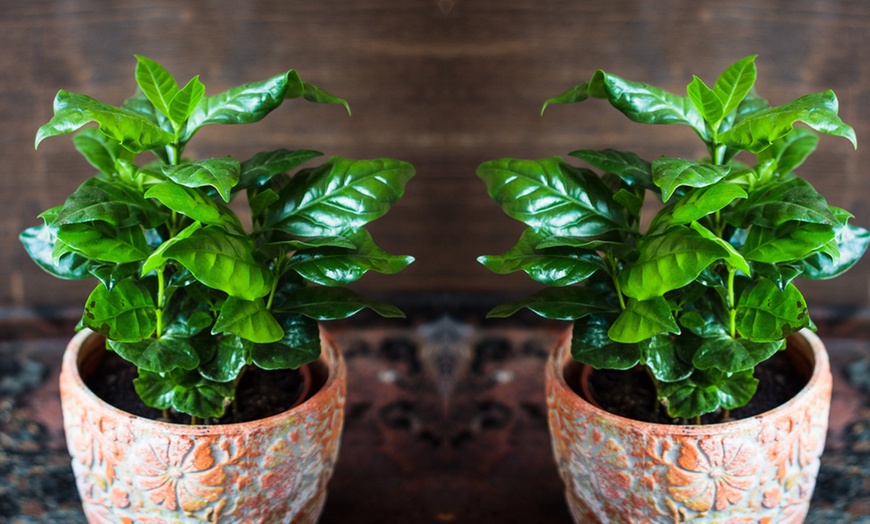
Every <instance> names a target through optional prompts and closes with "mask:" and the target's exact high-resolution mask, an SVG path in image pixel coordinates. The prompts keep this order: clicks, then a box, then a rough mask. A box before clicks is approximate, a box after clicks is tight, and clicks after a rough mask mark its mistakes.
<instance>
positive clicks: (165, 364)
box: [108, 336, 199, 373]
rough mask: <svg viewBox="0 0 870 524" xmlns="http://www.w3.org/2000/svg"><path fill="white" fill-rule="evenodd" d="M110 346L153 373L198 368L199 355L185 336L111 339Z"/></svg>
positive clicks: (123, 356) (129, 360) (138, 366)
mask: <svg viewBox="0 0 870 524" xmlns="http://www.w3.org/2000/svg"><path fill="white" fill-rule="evenodd" d="M108 345H109V348H111V349H112V351H114V352H115V353H117V354H118V355H120V356H121V357H122V358H123V359H124V360H127V361H128V362H132V363H133V364H134V365H135V366H136V367H137V368H139V369H144V370H145V371H151V372H153V373H168V372H170V371H172V370H174V369H196V368H197V366H199V356H198V355H197V353H196V350H194V349H193V346H191V345H190V343H189V342H188V341H187V339H186V338H184V337H176V336H162V337H160V338H156V339H153V338H148V339H145V340H140V341H138V342H118V341H116V340H109V342H108Z"/></svg>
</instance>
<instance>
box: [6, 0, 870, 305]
mask: <svg viewBox="0 0 870 524" xmlns="http://www.w3.org/2000/svg"><path fill="white" fill-rule="evenodd" d="M868 44H870V2H867V1H866V0H839V1H838V0H739V1H722V0H712V1H710V0H608V1H607V2H593V1H580V0H576V1H569V0H537V1H533V0H501V1H497V0H379V1H367V0H356V1H352V2H351V1H341V0H317V1H313V0H307V1H296V0H259V1H246V0H212V1H198V2H193V1H190V2H184V1H179V0H150V1H148V2H141V1H134V0H126V1H98V0H81V1H73V0H55V1H51V0H32V1H28V2H19V1H15V0H2V2H0V49H2V51H0V70H2V76H0V92H2V96H0V169H2V174H0V184H2V186H0V187H2V190H0V199H2V202H0V209H2V211H3V213H4V217H5V220H3V221H2V222H0V313H2V315H3V316H4V317H5V318H15V317H26V316H28V315H30V316H33V315H49V314H53V313H52V312H55V313H56V312H57V311H59V310H63V308H70V309H71V308H78V307H80V304H81V303H82V302H83V299H84V297H85V296H86V294H87V293H88V292H89V290H90V288H91V287H92V285H93V284H92V283H91V282H88V283H84V284H83V283H78V282H73V283H68V282H59V281H56V280H55V279H53V278H52V277H49V276H48V275H46V274H44V273H42V272H41V270H39V269H38V268H37V267H36V266H35V265H34V264H33V263H32V262H31V261H30V260H29V259H28V258H27V256H26V255H25V254H24V252H23V250H22V249H21V248H20V245H19V243H18V240H17V234H18V233H19V231H21V230H22V229H23V228H25V227H28V226H30V225H34V224H36V223H37V218H36V215H37V214H38V213H39V212H40V211H42V210H43V209H45V208H48V207H51V206H54V205H58V204H60V203H62V201H63V199H64V198H65V197H66V195H67V194H69V193H70V192H71V191H72V190H74V189H75V187H77V186H78V184H80V183H81V182H82V181H83V180H84V179H85V178H86V177H87V176H89V175H90V167H89V166H88V165H87V164H86V163H85V162H84V160H83V159H81V158H80V157H79V156H78V155H77V154H76V153H75V151H74V149H73V147H72V144H71V141H70V140H68V139H66V138H55V139H50V140H47V141H46V142H44V143H43V144H42V145H41V146H40V149H39V151H38V152H35V151H34V150H33V137H34V134H35V132H36V129H37V127H38V126H39V125H41V124H43V123H45V122H46V121H47V120H48V119H49V118H50V117H51V101H52V99H53V97H54V95H55V93H56V92H57V90H58V89H61V88H63V89H66V90H69V91H74V92H81V93H85V94H89V95H91V96H94V97H96V98H99V99H101V100H104V101H107V102H110V103H120V102H121V101H122V100H123V99H124V98H126V97H127V96H129V95H131V94H132V92H133V90H134V88H135V83H134V80H133V70H134V67H135V59H134V57H133V55H134V54H143V55H146V56H149V57H150V58H153V59H155V60H157V61H158V62H161V63H162V64H164V65H165V66H166V67H167V68H168V69H169V70H170V72H172V73H173V74H174V75H175V76H176V77H177V78H178V79H179V81H181V82H186V81H187V80H188V79H189V78H190V77H191V76H193V75H195V74H199V75H201V76H200V78H201V79H202V80H203V81H204V82H205V84H206V86H207V88H208V93H209V94H215V93H217V92H219V91H222V90H224V89H226V88H228V87H230V86H234V85H236V84H240V83H243V82H249V81H254V80H260V79H264V78H267V77H269V76H272V75H274V74H277V73H279V72H282V71H284V70H286V69H290V68H294V69H296V70H298V71H299V73H300V75H301V76H302V78H303V79H304V80H306V81H309V82H311V83H314V84H317V85H320V86H322V87H324V88H326V89H327V90H329V91H331V92H333V93H335V94H337V95H339V96H342V97H344V98H347V99H348V100H349V102H350V104H351V107H352V109H353V116H352V117H348V116H347V115H346V114H345V113H344V111H343V109H341V108H340V107H338V106H320V105H314V104H308V103H305V102H302V101H299V100H297V101H291V102H290V103H288V104H286V105H284V106H282V107H281V108H279V109H278V110H277V111H276V112H275V113H273V114H272V115H270V116H269V117H268V118H267V119H266V120H264V121H263V122H262V123H260V124H257V125H255V126H235V127H232V128H228V127H222V128H220V129H218V128H217V126H213V127H212V128H209V129H206V130H204V131H203V132H201V133H200V134H199V135H198V136H197V140H195V141H194V143H193V144H191V146H190V147H189V148H188V153H190V154H192V155H196V156H206V155H225V154H230V155H232V156H234V157H236V158H239V159H245V158H247V157H248V156H250V155H252V154H253V153H254V152H256V151H259V150H265V149H273V148H279V147H288V148H291V149H292V148H311V149H317V150H320V151H323V152H325V153H327V154H328V155H332V154H340V155H344V156H350V157H358V158H368V157H381V156H390V157H396V158H400V159H403V160H407V161H410V162H412V163H413V164H414V165H415V166H416V167H417V172H418V174H417V177H416V178H415V179H413V180H412V181H411V183H410V184H409V187H408V190H407V193H406V197H405V198H404V199H403V201H402V202H401V203H400V204H399V205H397V206H396V207H395V208H394V209H393V211H392V212H391V213H390V214H388V215H387V216H386V217H384V218H382V219H380V220H379V221H377V222H375V223H374V224H373V225H372V230H373V233H374V234H375V238H376V239H378V241H379V242H380V243H381V244H382V246H383V247H384V248H386V249H388V250H390V251H393V252H398V253H408V254H412V255H414V256H415V257H417V262H416V263H415V264H413V265H412V266H411V267H410V268H408V269H407V270H405V271H404V272H403V273H401V274H398V275H395V276H390V277H384V276H381V275H375V274H370V275H366V277H364V278H363V279H362V281H360V283H359V284H358V285H357V288H358V289H360V290H363V291H365V292H368V293H376V294H380V295H387V296H391V297H398V298H399V299H400V300H406V301H414V300H417V301H421V300H422V301H423V302H425V301H431V300H435V301H440V302H439V303H444V304H449V303H450V302H451V300H452V301H454V302H462V301H472V302H474V301H482V302H485V303H488V302H489V301H491V302H492V303H495V302H496V301H497V300H500V299H501V298H503V297H505V296H508V295H511V294H515V293H520V292H525V291H529V290H532V289H537V288H538V285H536V284H535V283H533V282H531V281H530V280H529V279H528V278H527V277H526V276H525V275H524V274H518V275H511V276H496V275H491V274H489V273H488V272H487V271H486V270H484V268H483V267H482V266H480V265H479V264H478V263H477V262H476V261H475V258H476V257H477V256H478V255H480V254H491V253H496V252H502V251H504V250H506V249H507V248H508V247H509V246H510V245H511V244H512V243H513V242H514V240H515V239H516V236H517V235H518V233H519V232H520V230H521V229H522V227H521V225H520V224H518V223H515V222H513V221H512V220H511V219H509V218H507V217H506V216H504V215H503V214H502V213H501V211H500V210H499V209H498V207H497V206H496V205H495V204H494V203H492V202H491V201H489V199H488V197H487V196H486V191H485V188H484V185H483V183H482V182H481V181H480V180H479V179H478V178H477V177H476V176H475V168H476V166H477V165H478V164H479V163H480V162H482V161H485V160H488V159H491V158H496V157H501V156H517V157H525V158H539V157H544V156H550V155H555V154H561V155H564V154H565V153H567V152H569V151H571V150H574V149H579V148H604V147H614V148H619V149H626V150H635V151H637V152H638V153H640V154H641V155H643V156H646V157H647V158H650V159H653V158H656V157H658V156H659V155H661V154H668V155H672V156H678V155H682V156H690V157H694V156H699V155H700V154H702V153H703V151H702V150H701V149H700V148H699V142H698V141H697V140H696V139H695V137H694V136H693V135H692V133H691V131H689V130H688V128H683V127H665V128H663V127H649V126H641V125H639V124H633V123H631V122H629V121H628V120H627V119H626V118H624V117H623V116H622V115H621V114H619V113H618V112H616V111H615V110H613V109H611V108H610V107H609V106H607V105H606V104H605V103H604V102H603V101H599V100H594V101H589V102H586V103H584V104H580V105H575V106H556V107H554V108H552V109H551V110H549V111H548V112H547V113H546V115H544V116H543V117H542V116H539V109H540V107H541V103H542V101H543V100H545V99H546V98H549V97H550V96H553V95H555V94H558V93H560V92H562V91H563V90H564V89H566V88H568V87H570V86H572V85H574V84H577V83H580V82H583V81H586V80H587V79H588V78H589V77H590V76H591V74H592V72H593V71H594V70H595V69H598V68H602V69H606V70H608V71H610V72H613V73H615V74H618V75H620V76H623V77H625V78H628V79H632V80H639V81H645V82H648V83H653V84H656V85H660V86H662V87H666V88H668V89H670V90H672V91H674V92H679V93H684V88H685V85H686V84H687V83H688V82H689V81H690V80H691V78H692V74H693V73H694V74H697V75H698V76H700V77H702V78H703V79H705V80H706V81H707V82H708V83H712V82H713V81H714V80H715V78H716V76H717V75H718V74H719V72H720V71H721V70H722V69H724V68H725V67H726V66H727V65H729V64H730V63H731V62H733V61H735V60H736V59H738V58H741V57H743V56H746V55H749V54H756V53H757V54H759V55H760V56H759V58H758V60H757V64H758V69H759V82H758V88H759V92H760V94H761V95H762V96H765V97H767V98H768V99H769V100H770V101H771V102H772V103H776V104H779V103H784V102H786V101H789V100H791V99H793V98H796V97H797V96H800V95H803V94H807V93H810V92H818V91H822V90H825V89H829V88H832V89H834V90H835V91H836V93H837V94H838V96H839V99H840V106H841V113H840V114H841V116H842V117H843V119H844V120H845V121H846V122H847V123H850V124H851V125H852V126H854V127H855V128H856V130H857V133H858V138H859V149H858V151H857V152H855V151H853V150H852V147H851V145H850V144H849V143H848V142H847V141H846V140H843V139H839V138H833V137H827V136H825V137H823V139H822V141H821V144H820V147H819V150H818V151H817V153H816V154H815V156H814V157H813V158H812V159H811V160H810V161H809V162H808V163H807V164H805V165H804V167H803V168H802V171H801V173H802V174H803V175H804V176H806V177H807V178H809V179H810V180H811V181H812V182H813V183H814V184H815V185H816V186H817V187H818V188H819V189H820V190H821V191H822V192H823V193H824V194H825V195H826V196H827V197H828V199H829V201H830V202H831V203H832V204H835V205H838V206H842V207H846V208H847V209H850V210H852V211H853V212H854V213H855V215H856V218H855V220H854V222H855V223H857V224H860V225H863V226H864V227H867V226H870V208H868V205H867V204H868V202H870V187H868V185H867V184H866V183H865V180H866V177H867V170H868V167H867V166H870V143H868V142H867V141H868V140H870V108H868V104H870V47H868ZM868 277H870V260H864V261H862V262H861V263H860V264H859V265H858V266H857V267H856V268H855V269H853V270H852V272H850V273H849V274H847V275H846V276H843V277H841V278H840V279H838V280H836V281H833V282H829V283H821V284H819V283H810V284H811V285H803V286H802V288H803V289H804V290H805V292H806V294H807V295H808V298H809V299H810V300H811V301H812V303H814V304H817V305H822V306H830V307H835V308H840V309H839V310H840V311H843V312H845V313H855V312H858V311H861V310H862V309H863V308H865V307H866V306H867V305H868V302H870V293H868V291H870V290H868V287H870V285H868V284H870V278H868Z"/></svg>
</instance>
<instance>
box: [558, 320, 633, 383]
mask: <svg viewBox="0 0 870 524" xmlns="http://www.w3.org/2000/svg"><path fill="white" fill-rule="evenodd" d="M610 325H611V323H610V320H609V317H607V316H604V315H598V314H593V315H588V316H585V317H583V318H580V319H578V320H576V321H575V322H574V330H573V332H572V337H571V356H572V357H573V358H574V360H577V361H579V362H582V363H584V364H586V365H589V366H592V367H593V368H595V369H631V368H633V367H634V366H636V365H637V364H638V362H640V350H639V349H638V347H637V344H620V343H618V342H614V341H613V340H611V339H610V337H608V335H607V332H608V330H609V329H610Z"/></svg>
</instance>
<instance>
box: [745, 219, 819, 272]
mask: <svg viewBox="0 0 870 524" xmlns="http://www.w3.org/2000/svg"><path fill="white" fill-rule="evenodd" d="M834 237H835V230H834V228H833V227H831V226H829V225H826V224H808V223H805V222H787V223H785V224H783V225H781V226H779V227H776V228H768V227H757V226H753V227H751V228H749V232H748V233H747V235H746V241H745V242H744V245H743V249H742V251H743V256H744V257H746V259H747V260H753V261H756V262H764V263H767V264H778V263H781V262H794V261H797V260H802V259H804V258H806V257H807V255H809V254H810V253H813V252H815V251H818V250H820V249H822V248H823V247H824V246H825V245H826V244H827V243H829V242H831V241H832V240H834Z"/></svg>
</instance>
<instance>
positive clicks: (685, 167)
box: [652, 157, 731, 202]
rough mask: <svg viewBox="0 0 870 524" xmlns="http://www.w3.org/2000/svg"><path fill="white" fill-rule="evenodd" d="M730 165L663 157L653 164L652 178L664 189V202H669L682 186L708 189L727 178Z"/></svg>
mask: <svg viewBox="0 0 870 524" xmlns="http://www.w3.org/2000/svg"><path fill="white" fill-rule="evenodd" d="M730 170H731V166H728V165H714V164H708V163H706V162H695V161H693V160H684V159H681V158H667V157H662V158H660V159H658V160H656V161H655V162H653V163H652V178H653V182H654V183H655V185H657V186H658V187H660V188H662V201H664V202H667V201H668V199H670V198H671V195H673V194H674V191H676V189H677V188H679V187H681V186H689V187H707V186H710V185H713V184H715V183H716V182H718V181H720V180H722V179H723V178H725V175H727V174H728V172H729V171H730Z"/></svg>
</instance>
